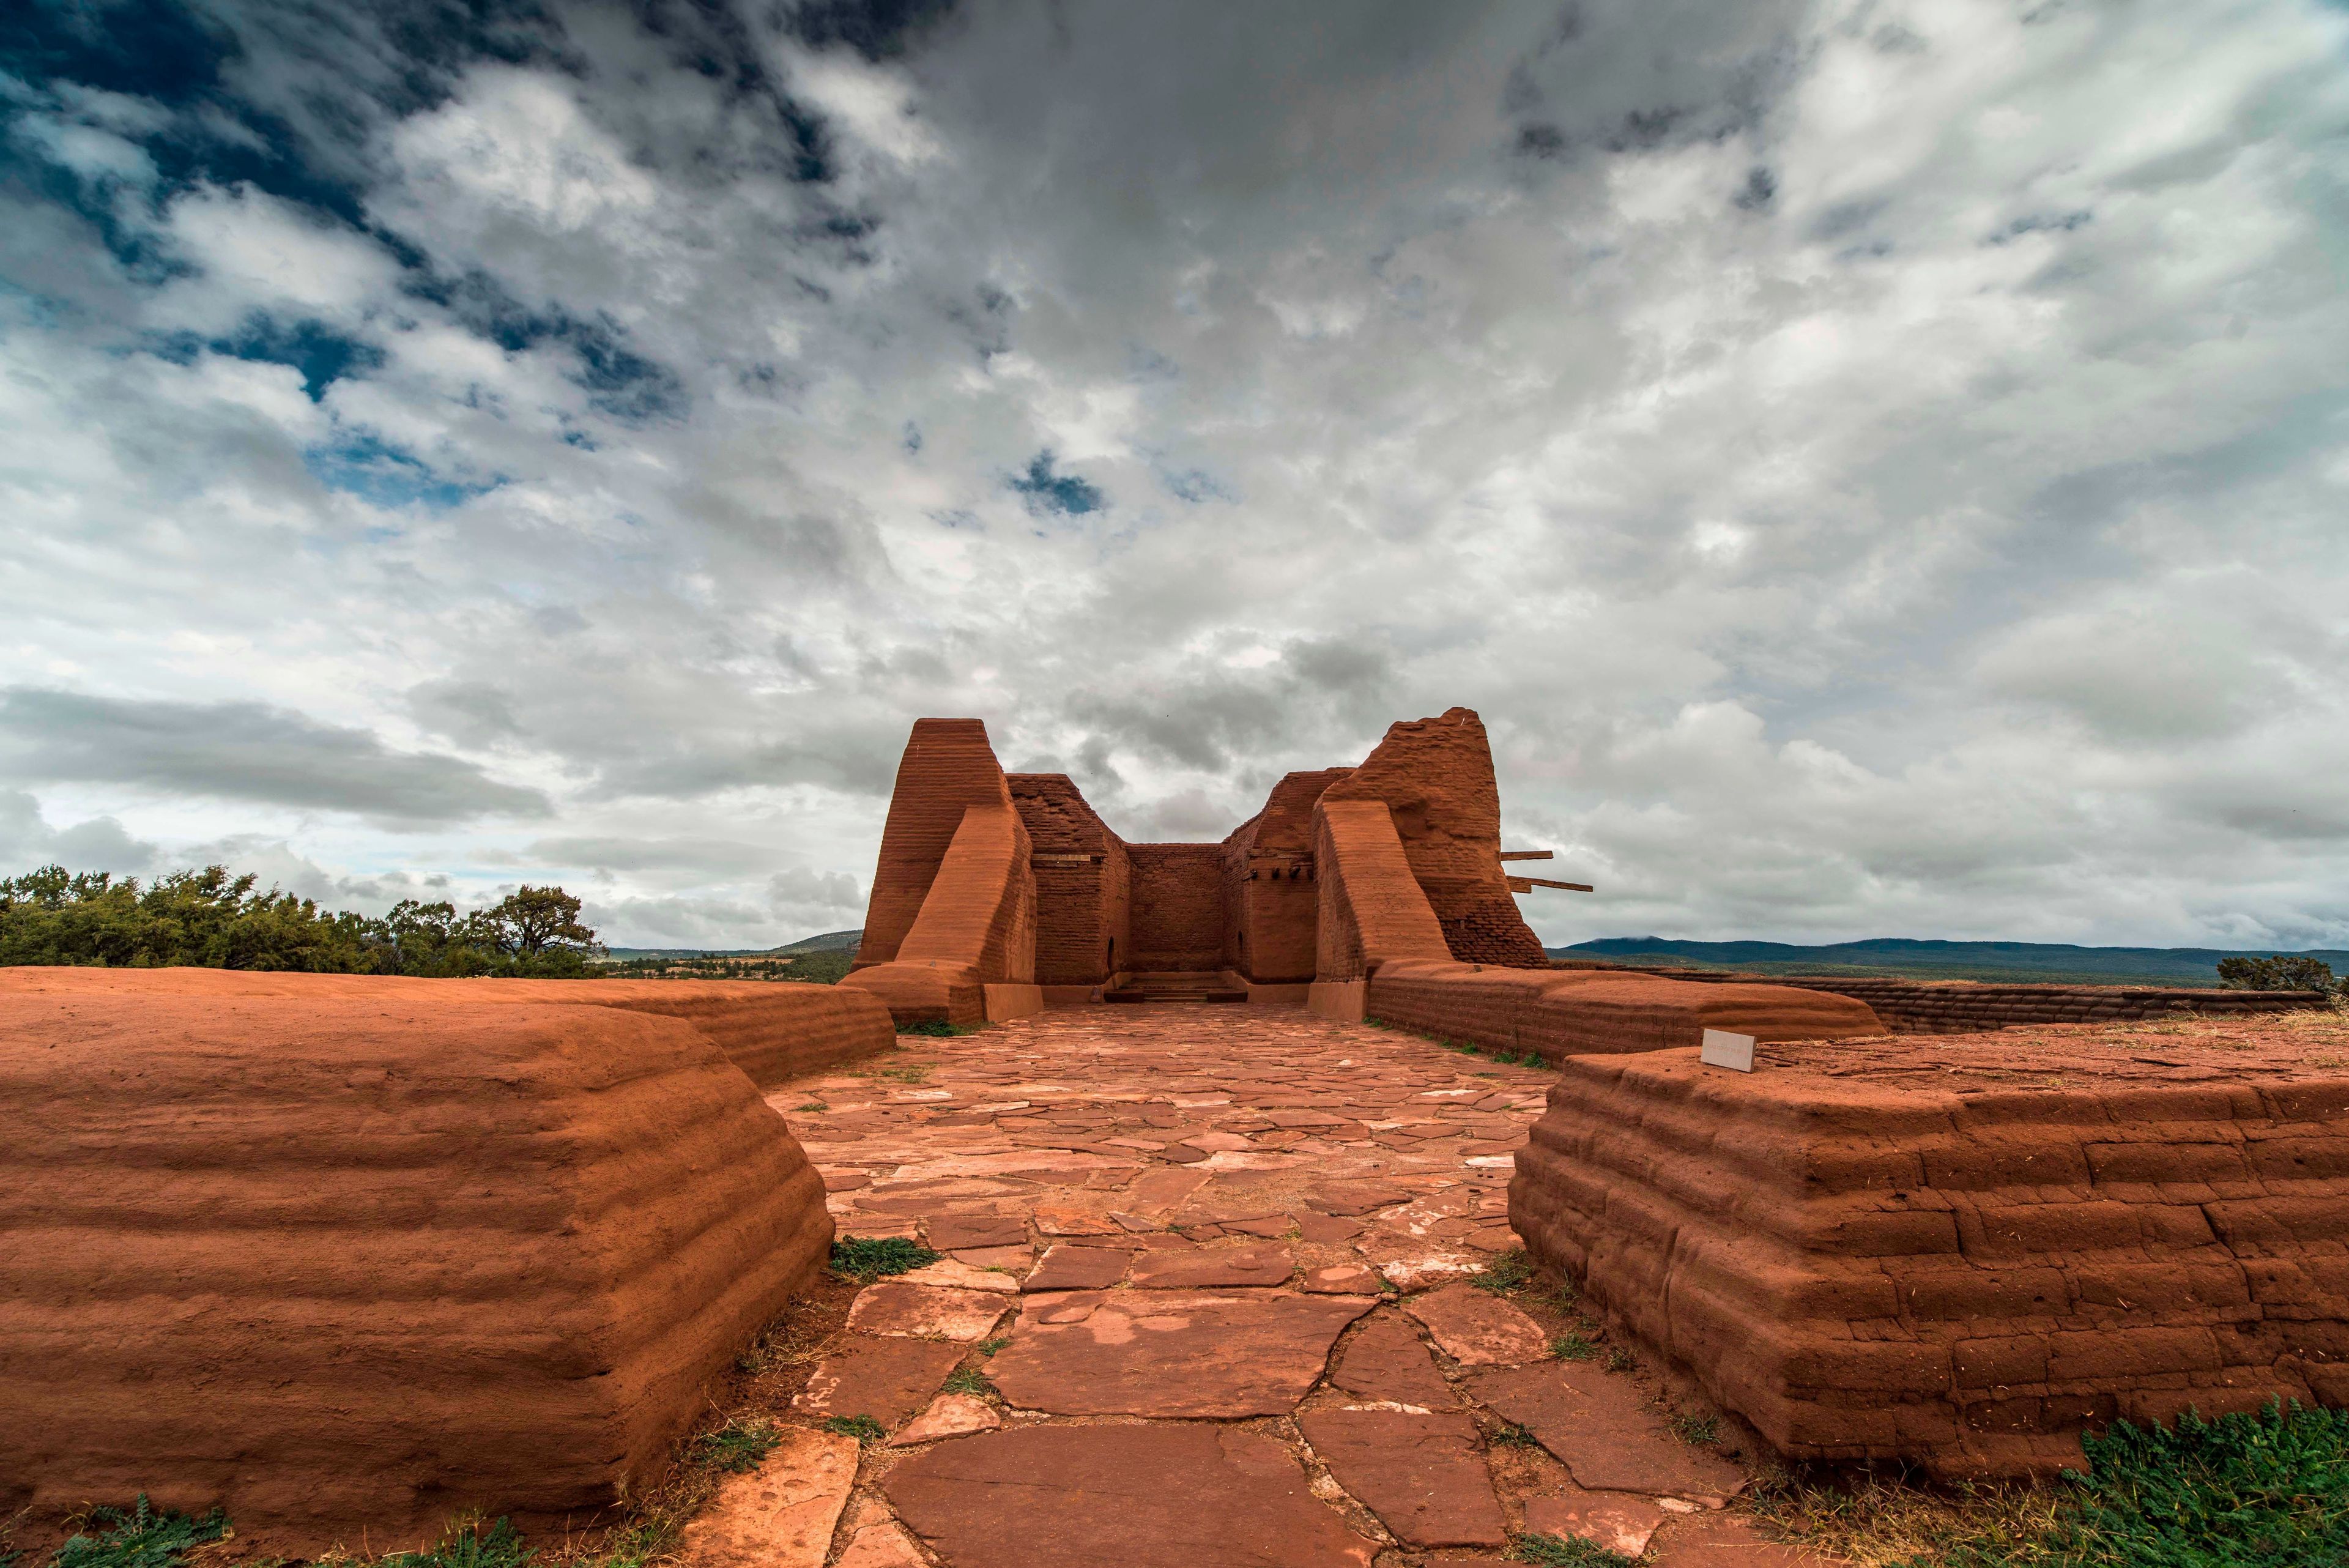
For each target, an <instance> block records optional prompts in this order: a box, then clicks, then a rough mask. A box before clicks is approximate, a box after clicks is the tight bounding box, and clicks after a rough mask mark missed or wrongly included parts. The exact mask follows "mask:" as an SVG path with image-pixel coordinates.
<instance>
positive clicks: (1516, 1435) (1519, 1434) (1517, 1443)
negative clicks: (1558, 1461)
mask: <svg viewBox="0 0 2349 1568" xmlns="http://www.w3.org/2000/svg"><path fill="white" fill-rule="evenodd" d="M1492 1443H1493V1446H1494V1447H1495V1448H1496V1449H1538V1448H1540V1447H1541V1439H1540V1438H1537V1437H1535V1436H1534V1435H1533V1432H1532V1430H1531V1429H1530V1428H1525V1427H1520V1426H1518V1425H1517V1424H1516V1422H1515V1421H1504V1422H1502V1423H1501V1424H1500V1426H1498V1427H1497V1428H1494V1431H1493V1437H1492Z"/></svg>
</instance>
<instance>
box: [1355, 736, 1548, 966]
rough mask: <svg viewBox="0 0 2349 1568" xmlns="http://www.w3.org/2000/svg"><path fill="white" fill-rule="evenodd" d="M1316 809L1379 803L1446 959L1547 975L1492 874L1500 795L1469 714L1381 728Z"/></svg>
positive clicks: (1498, 873) (1497, 873)
mask: <svg viewBox="0 0 2349 1568" xmlns="http://www.w3.org/2000/svg"><path fill="white" fill-rule="evenodd" d="M1321 798H1322V800H1323V801H1325V802H1330V803H1334V802H1339V801H1369V800H1375V801H1380V802H1383V803H1384V804H1385V805H1386V806H1387V808H1388V810H1389V811H1390V812H1392V814H1393V819H1394V828H1395V833H1396V836H1398V837H1399V838H1400V839H1401V840H1402V846H1403V854H1404V856H1405V857H1406V858H1407V859H1409V861H1410V862H1411V869H1412V874H1413V876H1414V877H1417V878H1418V880H1419V885H1420V888H1421V889H1422V890H1423V891H1424V892H1425V894H1426V895H1427V902H1428V906H1429V907H1430V908H1431V909H1433V910H1434V912H1435V919H1436V922H1437V924H1438V925H1439V926H1440V927H1441V928H1442V929H1443V931H1444V940H1445V942H1446V943H1447V944H1448V946H1449V949H1450V951H1451V955H1452V956H1453V957H1454V958H1456V959H1458V960H1460V961H1462V962H1464V963H1488V964H1513V965H1522V966H1524V967H1526V968H1531V969H1547V968H1548V967H1549V959H1548V956H1547V954H1546V953H1544V952H1543V951H1542V946H1541V940H1540V939H1539V938H1537V937H1536V936H1535V935H1534V933H1533V929H1532V928H1531V927H1529V926H1527V925H1526V922H1525V919H1524V918H1523V917H1522V916H1520V915H1519V914H1518V913H1517V904H1516V896H1515V895H1513V894H1512V893H1511V892H1510V891H1509V885H1508V879H1507V875H1506V873H1505V872H1504V871H1503V870H1502V868H1501V792H1500V787H1499V785H1498V784H1495V782H1494V778H1493V751H1492V747H1491V745H1490V743H1489V742H1487V741H1486V739H1485V725H1484V722H1483V721H1482V720H1480V719H1478V718H1477V716H1476V714H1475V712H1474V711H1472V710H1470V709H1466V708H1454V709H1450V710H1448V711H1445V712H1444V715H1443V717H1441V718H1436V719H1418V720H1413V721H1412V722H1407V723H1399V724H1393V725H1391V726H1389V727H1388V730H1387V732H1386V738H1385V739H1384V740H1382V741H1381V742H1379V744H1378V748H1377V749H1376V750H1374V751H1373V752H1371V754H1370V755H1369V756H1368V757H1366V758H1364V759H1363V761H1362V764H1361V766H1360V767H1358V768H1355V769H1353V770H1352V771H1351V772H1350V774H1348V775H1347V776H1346V777H1345V778H1343V779H1340V780H1339V781H1337V782H1336V783H1334V784H1330V787H1329V788H1328V789H1327V790H1326V791H1325V792H1324V793H1323V794H1322V796H1321Z"/></svg>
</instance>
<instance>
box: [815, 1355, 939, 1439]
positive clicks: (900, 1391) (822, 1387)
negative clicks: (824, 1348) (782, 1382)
mask: <svg viewBox="0 0 2349 1568" xmlns="http://www.w3.org/2000/svg"><path fill="white" fill-rule="evenodd" d="M962 1357H963V1349H962V1346H961V1345H956V1344H952V1343H944V1344H942V1343H940V1342H939V1341H936V1340H933V1339H885V1338H874V1337H870V1336H867V1335H864V1334H843V1336H842V1337H841V1339H840V1341H839V1343H838V1344H836V1345H834V1346H833V1349H832V1351H831V1352H830V1353H829V1354H828V1355H825V1356H824V1358H823V1360H822V1361H821V1362H819V1363H817V1365H816V1369H815V1373H814V1375H813V1376H811V1377H810V1378H809V1379H808V1384H807V1386H806V1387H805V1388H804V1389H802V1390H801V1391H800V1394H799V1396H798V1397H796V1398H794V1399H793V1400H792V1409H794V1410H799V1411H802V1412H804V1413H805V1414H808V1415H811V1416H814V1417H825V1416H870V1417H873V1418H874V1420H876V1421H878V1422H880V1423H881V1425H882V1426H884V1427H888V1428H895V1426H896V1425H897V1424H898V1423H899V1422H900V1421H903V1420H904V1419H905V1417H908V1416H910V1415H912V1414H913V1413H914V1412H915V1411H916V1410H918V1409H920V1408H921V1407H923V1406H925V1405H926V1404H928V1403H929V1402H930V1396H931V1395H933V1394H936V1392H937V1391H938V1385H939V1384H941V1383H944V1382H945V1381H946V1380H947V1373H949V1372H952V1371H953V1370H954V1369H955V1364H956V1363H957V1362H959V1361H960V1360H961V1359H962Z"/></svg>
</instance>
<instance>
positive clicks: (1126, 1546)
mask: <svg viewBox="0 0 2349 1568" xmlns="http://www.w3.org/2000/svg"><path fill="white" fill-rule="evenodd" d="M882 1485H883V1489H884V1490H885V1491H886V1493H887V1494H888V1498H889V1501H890V1502H891V1503H893V1504H894V1505H895V1507H896V1510H897V1514H898V1517H899V1518H900V1519H902V1520H904V1521H905V1523H906V1524H908V1525H910V1526H911V1527H912V1528H913V1530H914V1532H915V1533H916V1534H917V1535H919V1536H920V1537H921V1538H922V1539H923V1541H924V1542H927V1543H928V1545H929V1546H930V1548H931V1549H932V1550H933V1551H935V1552H937V1553H938V1554H939V1556H941V1557H942V1558H944V1559H945V1560H946V1561H947V1563H951V1564H953V1568H1105V1565H1108V1564H1115V1565H1116V1568H1369V1564H1370V1562H1371V1555H1372V1553H1373V1552H1374V1551H1375V1550H1376V1548H1375V1547H1374V1546H1373V1544H1372V1543H1371V1542H1369V1541H1367V1540H1365V1539H1363V1538H1362V1537H1361V1536H1360V1535H1358V1534H1356V1533H1355V1532H1353V1531H1352V1530H1350V1529H1349V1528H1348V1527H1347V1525H1346V1523H1345V1521H1344V1520H1343V1519H1342V1518H1341V1517H1340V1515H1339V1514H1338V1513H1337V1512H1336V1511H1333V1510H1331V1509H1330V1508H1329V1507H1327V1506H1325V1505H1324V1504H1322V1503H1321V1502H1319V1501H1316V1500H1315V1498H1314V1496H1313V1493H1312V1491H1311V1490H1310V1488H1309V1485H1308V1484H1307V1481H1306V1478H1305V1474H1304V1472H1303V1471H1302V1470H1301V1469H1299V1467H1298V1464H1297V1461H1296V1460H1295V1459H1292V1458H1290V1457H1289V1454H1288V1451H1287V1450H1286V1449H1282V1448H1281V1447H1280V1446H1279V1445H1278V1443H1275V1442H1274V1441H1272V1440H1271V1439H1270V1438H1265V1437H1261V1436H1258V1435H1257V1434H1256V1433H1254V1432H1248V1431H1242V1430H1238V1429H1236V1428H1216V1427H1204V1426H1155V1425H1149V1426H1088V1427H1030V1428H1022V1429H1019V1430H1017V1431H1003V1432H994V1433H989V1434H988V1435H987V1436H985V1437H979V1438H970V1439H968V1440H967V1441H964V1442H957V1443H942V1444H940V1445H939V1446H938V1447H936V1448H935V1449H929V1450H928V1451H926V1452H925V1453H922V1454H920V1455H917V1456H916V1457H915V1458H913V1459H908V1460H906V1461H905V1463H904V1464H901V1465H899V1466H898V1467H897V1468H896V1469H894V1470H892V1471H890V1472H889V1475H888V1477H887V1478H886V1480H884V1481H883V1483H882Z"/></svg>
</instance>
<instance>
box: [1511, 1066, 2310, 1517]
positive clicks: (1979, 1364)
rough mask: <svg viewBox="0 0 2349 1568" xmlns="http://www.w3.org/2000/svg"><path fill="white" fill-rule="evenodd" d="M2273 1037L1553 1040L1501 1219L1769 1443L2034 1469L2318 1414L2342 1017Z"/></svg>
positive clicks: (1798, 1451)
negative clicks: (1741, 1053) (1743, 1063)
mask: <svg viewBox="0 0 2349 1568" xmlns="http://www.w3.org/2000/svg"><path fill="white" fill-rule="evenodd" d="M2298 1027H2300V1026H2299V1025H2297V1024H2292V1023H2291V1022H2290V1021H2277V1020H2271V1021H2251V1022H2248V1023H2246V1022H2239V1021H2218V1022H2215V1023H2205V1024H2193V1025H2185V1024H2174V1023H2159V1024H2153V1025H2135V1026H2127V1027H2123V1028H2114V1029H2103V1030H2099V1029H2095V1028H2082V1029H2073V1030H2065V1029H2041V1030H2036V1031H2030V1032H2023V1033H2018V1032H2015V1031H2008V1032H2004V1033H1994V1034H1985V1035H1976V1036H1942V1037H1939V1038H1935V1039H1932V1040H1930V1041H1927V1040H1920V1039H1916V1038H1899V1039H1891V1038H1885V1037H1878V1038H1875V1039H1868V1040H1857V1041H1847V1042H1833V1043H1826V1042H1815V1043H1811V1044H1800V1045H1785V1046H1778V1047H1775V1048H1770V1047H1765V1048H1764V1050H1763V1051H1762V1052H1761V1053H1759V1054H1758V1057H1757V1069H1756V1071H1755V1072H1754V1073H1753V1074H1752V1075H1744V1074H1739V1073H1733V1072H1729V1071H1726V1070H1724V1069H1719V1068H1708V1067H1705V1066H1703V1065H1702V1064H1700V1063H1699V1062H1698V1061H1697V1059H1696V1054H1695V1053H1694V1052H1693V1051H1687V1050H1674V1051H1663V1052H1657V1053H1652V1054H1643V1055H1633V1056H1611V1057H1597V1056H1579V1057H1576V1058H1573V1059H1571V1060H1568V1061H1566V1062H1564V1063H1563V1064H1561V1072H1560V1077H1559V1081H1558V1084H1557V1086H1556V1087H1555V1088H1554V1089H1553V1090H1552V1092H1551V1095H1550V1105H1549V1109H1548V1111H1547V1114H1546V1115H1545V1116H1543V1118H1542V1120H1541V1121H1540V1122H1539V1123H1538V1124H1537V1126H1536V1127H1535V1128H1534V1129H1533V1133H1532V1136H1531V1138H1530V1141H1529V1142H1528V1144H1527V1146H1526V1148H1525V1149H1524V1150H1522V1151H1521V1152H1520V1153H1519V1155H1518V1157H1517V1162H1516V1175H1515V1178H1514V1179H1513V1180H1512V1182H1511V1185H1510V1196H1509V1212H1510V1222H1511V1223H1512V1225H1513V1226H1515V1228H1516V1231H1517V1233H1518V1234H1519V1235H1521V1236H1523V1237H1524V1238H1525V1239H1526V1246H1527V1248H1528V1249H1529V1251H1531V1252H1532V1253H1533V1255H1534V1256H1535V1258H1536V1259H1537V1261H1539V1262H1543V1263H1545V1264H1548V1265H1551V1266H1554V1267H1556V1268H1558V1269H1559V1270H1561V1271H1563V1272H1565V1273H1566V1274H1567V1275H1568V1277H1569V1278H1571V1279H1573V1280H1574V1281H1576V1282H1578V1285H1579V1286H1580V1288H1581V1290H1582V1292H1583V1294H1584V1297H1585V1299H1586V1300H1587V1301H1588V1302H1589V1303H1592V1305H1593V1306H1594V1308H1595V1309H1597V1310H1599V1311H1601V1312H1603V1313H1604V1314H1606V1315H1607V1317H1608V1318H1609V1321H1610V1323H1611V1324H1614V1325H1615V1326H1616V1327H1617V1328H1618V1329H1619V1330H1620V1331H1623V1332H1627V1333H1629V1334H1631V1335H1632V1336H1634V1338H1635V1339H1636V1340H1638V1341H1641V1342H1644V1345H1645V1346H1646V1348H1647V1349H1648V1350H1649V1351H1651V1353H1653V1354H1655V1355H1661V1356H1662V1357H1664V1358H1665V1359H1666V1360H1667V1361H1668V1362H1670V1363H1671V1364H1672V1365H1673V1366H1676V1367H1678V1368H1679V1369H1681V1370H1682V1371H1683V1372H1685V1373H1687V1374H1689V1375H1691V1376H1694V1377H1695V1378H1696V1379H1697V1380H1698V1381H1699V1382H1700V1383H1702V1386H1704V1388H1705V1389H1706V1390H1707V1392H1708V1393H1709V1394H1710V1395H1711V1396H1712V1397H1713V1399H1714V1400H1716V1401H1717V1402H1718V1403H1719V1404H1720V1405H1721V1406H1723V1407H1724V1408H1726V1409H1729V1410H1732V1411H1734V1412H1735V1413H1736V1414H1737V1415H1739V1416H1741V1417H1744V1419H1745V1420H1747V1421H1749V1422H1750V1423H1752V1425H1753V1426H1754V1428H1755V1429H1756V1430H1757V1431H1758V1432H1759V1433H1760V1434H1761V1436H1762V1437H1763V1438H1764V1439H1766V1440H1767V1441H1768V1442H1769V1443H1771V1444H1772V1445H1773V1446H1775V1448H1776V1449H1778V1450H1779V1451H1780V1452H1781V1453H1782V1454H1784V1455H1785V1456H1786V1457H1788V1458H1790V1459H1803V1460H1837V1461H1845V1460H1903V1461H1909V1462H1914V1463H1917V1464H1920V1465H1922V1466H1923V1467H1925V1468H1926V1469H1929V1470H1931V1471H1933V1472H1935V1473H1937V1474H1940V1475H1943V1476H1949V1477H1957V1476H1973V1475H1992V1476H2008V1475H2017V1474H2022V1473H2026V1472H2041V1473H2044V1472H2046V1471H2050V1470H2052V1469H2055V1468H2058V1467H2060V1466H2063V1465H2065V1464H2071V1465H2077V1464H2079V1463H2080V1453H2079V1449H2078V1436H2079V1433H2080V1432H2081V1431H2082V1430H2083V1429H2084V1428H2099V1427H2102V1426H2103V1425H2105V1424H2106V1423H2108V1422H2110V1421H2112V1420H2114V1419H2116V1418H2120V1417H2126V1418H2127V1419H2130V1420H2132V1421H2137V1422H2140V1423H2143V1422H2148V1421H2159V1420H2166V1419H2168V1418H2170V1417H2174V1416H2175V1415H2176V1414H2177V1413H2178V1411H2180V1410H2181V1409H2183V1408H2185V1407H2188V1406H2192V1407H2197V1408H2199V1410H2201V1411H2202V1412H2203V1413H2204V1414H2205V1415H2214V1414H2218V1413H2220V1412H2224V1411H2231V1410H2241V1409H2251V1408H2255V1407H2259V1406H2260V1405H2261V1404H2262V1403H2263V1402H2265V1401H2266V1400H2268V1399H2270V1398H2275V1397H2282V1398H2287V1399H2299V1400H2302V1401H2303V1402H2306V1403H2323V1404H2328V1405H2340V1404H2344V1403H2349V1361H2344V1357H2349V1072H2344V1069H2343V1068H2342V1067H2341V1065H2340V1063H2341V1061H2342V1054H2341V1052H2342V1048H2343V1046H2344V1044H2349V1024H2341V1023H2333V1024H2330V1025H2325V1026H2324V1027H2330V1028H2332V1029H2333V1031H2334V1033H2335V1035H2337V1036H2338V1037H2334V1038H2329V1039H2328V1040H2324V1041H2317V1040H2314V1039H2313V1037H2311V1036H2305V1035H2303V1036H2302V1037H2299V1038H2297V1039H2295V1038H2292V1037H2290V1036H2289V1035H2288V1033H2287V1032H2288V1030H2290V1029H2294V1028H2298ZM2310 1027H2317V1026H2310ZM2194 1029H2201V1030H2204V1031H2205V1032H2206V1037H2205V1038H2201V1039H2195V1038H2192V1037H2190V1032H2191V1031H2192V1030H2194ZM2261 1030H2268V1031H2271V1033H2269V1034H2268V1035H2266V1036H2264V1037H2262V1036H2261V1035H2260V1034H2259V1033H2257V1032H2258V1031H2261ZM2229 1032H2233V1033H2232V1035H2231V1036H2230V1033H2229Z"/></svg>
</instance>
